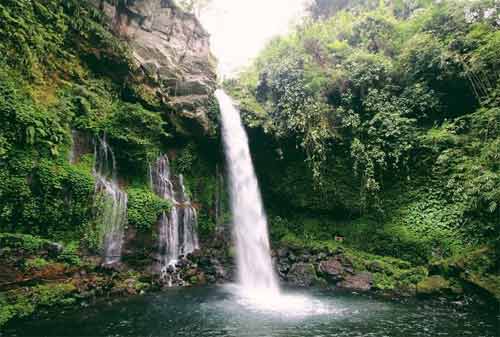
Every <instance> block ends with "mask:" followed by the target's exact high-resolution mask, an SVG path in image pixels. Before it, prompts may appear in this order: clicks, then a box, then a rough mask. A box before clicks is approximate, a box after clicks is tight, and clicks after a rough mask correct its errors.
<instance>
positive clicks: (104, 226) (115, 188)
mask: <svg viewBox="0 0 500 337" xmlns="http://www.w3.org/2000/svg"><path fill="white" fill-rule="evenodd" d="M93 173H94V177H95V178H96V184H95V195H96V197H98V198H102V199H100V201H101V203H100V209H99V211H100V212H99V215H98V218H99V221H100V222H101V226H100V233H99V236H100V240H101V249H102V256H103V259H104V264H105V265H111V264H115V263H118V262H120V260H121V253H122V245H123V236H124V231H125V224H126V223H127V193H125V192H124V191H123V190H122V189H120V186H119V185H118V182H117V179H116V160H115V156H114V153H113V151H112V149H111V147H110V146H109V144H108V143H107V142H106V137H105V136H104V137H102V138H101V139H98V140H97V141H96V144H95V167H94V172H93Z"/></svg>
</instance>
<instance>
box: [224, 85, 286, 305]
mask: <svg viewBox="0 0 500 337" xmlns="http://www.w3.org/2000/svg"><path fill="white" fill-rule="evenodd" d="M215 95H216V97H217V99H218V101H219V105H220V110H221V120H222V136H223V140H224V146H225V154H226V159H227V166H228V171H229V175H230V195H231V209H232V213H233V222H234V224H233V225H234V235H235V239H236V250H237V266H238V276H239V282H240V285H241V287H242V288H243V290H244V291H245V292H248V293H250V294H251V296H253V294H254V293H257V294H262V293H269V292H272V293H275V294H276V293H278V292H279V287H278V282H277V280H276V276H275V273H274V271H273V267H272V262H271V250H270V245H269V235H268V229H267V219H266V215H265V212H264V208H263V205H262V200H261V196H260V191H259V186H258V182H257V178H256V176H255V172H254V168H253V163H252V158H251V156H250V150H249V147H248V139H247V135H246V132H245V129H244V128H243V125H242V123H241V118H240V114H239V111H238V110H237V109H236V108H235V107H234V104H233V102H232V100H231V98H230V97H229V96H228V95H226V93H225V92H223V91H222V90H217V91H216V93H215Z"/></svg>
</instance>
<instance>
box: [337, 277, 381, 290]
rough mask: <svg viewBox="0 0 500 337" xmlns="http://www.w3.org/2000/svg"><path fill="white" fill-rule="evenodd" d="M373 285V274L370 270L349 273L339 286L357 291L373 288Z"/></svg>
mask: <svg viewBox="0 0 500 337" xmlns="http://www.w3.org/2000/svg"><path fill="white" fill-rule="evenodd" d="M372 286H373V275H372V273H369V272H361V273H356V274H354V275H347V276H346V277H345V279H344V280H343V281H342V282H340V283H339V284H338V287H339V288H342V289H348V290H356V291H369V290H371V289H372Z"/></svg>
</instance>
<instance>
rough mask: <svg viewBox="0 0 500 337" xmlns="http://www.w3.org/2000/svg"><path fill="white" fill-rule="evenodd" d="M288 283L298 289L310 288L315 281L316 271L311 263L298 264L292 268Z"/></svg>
mask: <svg viewBox="0 0 500 337" xmlns="http://www.w3.org/2000/svg"><path fill="white" fill-rule="evenodd" d="M287 277H288V281H289V282H290V283H292V284H293V285H296V286H299V287H310V286H312V285H313V284H314V282H315V281H316V271H315V269H314V265H313V264H312V263H303V262H299V263H296V264H294V265H293V266H292V268H291V269H290V272H289V273H288V275H287Z"/></svg>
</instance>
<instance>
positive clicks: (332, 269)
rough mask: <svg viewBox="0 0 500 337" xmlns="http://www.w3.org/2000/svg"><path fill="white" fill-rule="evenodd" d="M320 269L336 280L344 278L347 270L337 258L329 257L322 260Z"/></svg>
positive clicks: (329, 277) (332, 279)
mask: <svg viewBox="0 0 500 337" xmlns="http://www.w3.org/2000/svg"><path fill="white" fill-rule="evenodd" d="M318 269H319V272H320V273H321V274H324V275H325V276H326V277H327V278H328V279H330V280H331V281H334V282H336V281H340V280H342V279H343V274H344V272H345V270H344V266H343V265H342V263H341V262H340V261H339V260H338V259H337V258H329V259H328V260H326V261H321V262H320V263H319V267H318Z"/></svg>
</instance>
